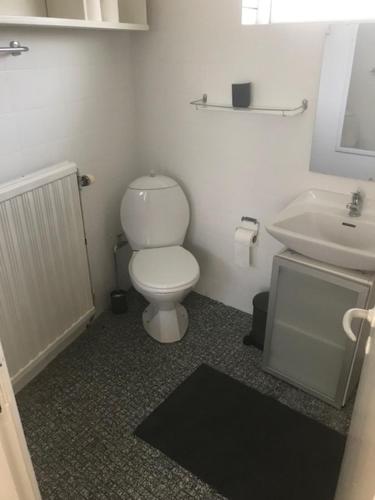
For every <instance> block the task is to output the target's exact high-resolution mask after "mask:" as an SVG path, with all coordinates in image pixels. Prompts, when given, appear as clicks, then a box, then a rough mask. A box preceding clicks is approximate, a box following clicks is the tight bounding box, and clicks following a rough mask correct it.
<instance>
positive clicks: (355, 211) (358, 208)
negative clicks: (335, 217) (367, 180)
mask: <svg viewBox="0 0 375 500" xmlns="http://www.w3.org/2000/svg"><path fill="white" fill-rule="evenodd" d="M362 207H363V194H362V193H361V191H360V190H359V189H358V190H357V191H356V192H355V193H352V201H351V202H350V203H348V204H347V205H346V208H347V209H348V210H349V214H348V215H349V217H360V215H361V214H362Z"/></svg>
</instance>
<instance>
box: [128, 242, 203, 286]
mask: <svg viewBox="0 0 375 500" xmlns="http://www.w3.org/2000/svg"><path fill="white" fill-rule="evenodd" d="M129 272H130V275H131V277H132V279H133V280H134V281H135V283H136V284H138V286H140V287H141V288H143V289H148V290H150V291H154V292H158V293H168V292H174V291H178V290H183V289H185V288H188V287H191V286H193V285H194V284H195V283H196V282H197V281H198V279H199V265H198V262H197V261H196V259H195V257H194V256H193V255H192V254H191V253H190V252H188V251H187V250H185V248H183V247H180V246H172V247H162V248H148V249H144V250H140V251H138V252H134V254H133V257H132V259H131V261H130V264H129Z"/></svg>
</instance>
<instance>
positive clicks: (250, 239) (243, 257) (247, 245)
mask: <svg viewBox="0 0 375 500" xmlns="http://www.w3.org/2000/svg"><path fill="white" fill-rule="evenodd" d="M256 235H257V231H256V230H254V229H249V228H246V227H237V228H236V232H235V234H234V257H235V263H236V264H237V265H238V266H240V267H249V266H250V265H251V248H252V247H253V246H254V241H255V240H256Z"/></svg>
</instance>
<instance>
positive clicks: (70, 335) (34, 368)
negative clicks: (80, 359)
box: [11, 308, 95, 393]
mask: <svg viewBox="0 0 375 500" xmlns="http://www.w3.org/2000/svg"><path fill="white" fill-rule="evenodd" d="M94 314H95V308H92V309H90V310H89V311H87V313H86V314H84V316H82V317H81V318H80V319H79V320H78V321H76V322H75V323H74V324H73V325H72V326H71V327H70V328H68V330H66V331H65V332H63V333H62V334H61V335H60V336H59V337H57V338H56V340H55V341H54V342H52V344H49V345H48V346H47V347H46V348H45V349H44V350H43V351H41V352H40V353H39V354H38V356H36V357H35V358H34V359H32V360H31V361H30V362H29V363H28V364H27V365H26V366H24V367H23V368H21V370H19V371H18V372H17V373H16V374H15V375H13V377H12V379H11V380H12V385H13V390H14V392H15V393H17V392H18V391H20V390H21V389H22V388H23V387H25V385H27V384H28V383H29V382H30V381H31V380H32V379H33V378H34V377H36V376H37V375H38V374H39V373H40V372H41V371H42V370H43V369H44V368H45V367H46V366H47V365H48V364H49V363H50V362H51V361H52V360H53V359H54V358H55V357H56V356H57V355H58V354H60V352H62V351H63V350H64V349H65V348H66V347H67V346H68V345H69V344H71V343H72V342H73V341H74V340H75V339H76V338H77V337H79V336H80V335H81V333H83V332H84V330H85V328H86V326H87V324H88V322H89V321H90V319H91V318H92V317H93V316H94Z"/></svg>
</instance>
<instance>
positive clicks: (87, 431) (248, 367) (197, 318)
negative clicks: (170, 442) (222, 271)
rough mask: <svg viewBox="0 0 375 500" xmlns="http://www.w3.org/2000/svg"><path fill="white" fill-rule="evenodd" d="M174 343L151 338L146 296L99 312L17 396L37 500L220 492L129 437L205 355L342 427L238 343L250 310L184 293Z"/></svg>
mask: <svg viewBox="0 0 375 500" xmlns="http://www.w3.org/2000/svg"><path fill="white" fill-rule="evenodd" d="M185 305H186V307H187V309H188V311H189V315H190V328H189V332H188V334H187V335H186V336H185V338H184V339H183V341H182V342H180V343H177V344H173V345H164V346H162V345H159V344H158V343H157V342H155V341H153V340H152V339H151V338H150V337H149V336H148V335H147V334H146V333H145V332H144V330H143V327H142V322H141V313H142V310H143V308H144V307H145V302H144V300H143V298H142V297H140V296H139V295H138V294H137V293H136V292H134V291H131V292H130V293H129V312H128V313H127V314H126V315H123V316H113V315H112V314H111V313H105V314H103V315H102V316H100V317H99V318H98V319H97V320H96V321H95V322H94V323H93V324H92V325H91V326H90V328H89V329H88V330H87V332H85V333H84V334H83V335H82V336H81V337H80V338H79V339H78V340H77V341H75V342H74V343H73V344H72V345H71V346H70V347H69V348H68V349H66V350H65V351H64V352H63V353H62V354H61V355H60V356H59V357H58V358H57V359H55V360H54V361H53V362H52V363H51V364H50V365H49V366H48V367H47V368H46V369H45V370H44V371H43V372H42V373H41V374H40V375H39V376H38V377H37V378H36V379H34V380H33V381H32V382H31V383H30V384H29V385H28V386H27V387H26V388H24V389H23V390H22V391H21V392H20V393H19V394H18V396H17V400H18V404H19V409H20V413H21V418H22V421H23V425H24V429H25V433H26V438H27V441H28V444H29V448H30V452H31V456H32V459H33V462H34V466H35V470H36V474H37V477H38V480H39V485H40V489H41V492H42V496H43V499H44V500H52V499H62V500H69V499H72V500H75V499H77V500H78V499H81V498H82V499H93V500H94V499H95V500H99V499H142V500H147V499H150V500H151V499H153V500H155V499H157V500H161V499H162V500H169V499H170V500H179V499H181V500H182V499H189V498H190V499H192V498H193V499H202V500H203V499H204V500H210V499H219V498H222V497H221V496H220V495H218V494H217V493H215V492H214V491H213V490H212V489H211V488H210V487H209V486H207V485H206V484H204V483H202V482H201V481H199V480H198V479H197V478H195V477H194V476H192V475H191V474H190V473H189V472H187V471H186V470H184V469H183V468H182V467H180V466H179V465H177V464H176V463H174V462H173V461H172V460H170V459H169V458H168V457H166V456H164V455H163V454H162V453H161V452H159V451H158V450H156V449H153V448H152V447H150V446H148V445H147V444H145V443H144V442H142V441H140V440H139V439H137V438H135V437H134V435H133V431H134V429H135V428H136V427H137V425H138V424H139V423H140V422H141V421H142V420H143V419H144V418H145V417H146V416H147V415H149V414H150V413H151V412H152V411H153V410H154V409H155V408H156V407H157V406H158V405H159V404H160V403H161V402H162V401H163V400H164V399H165V397H166V396H167V395H168V394H169V393H170V392H171V391H173V390H174V389H175V388H176V387H177V386H178V385H179V384H180V382H182V381H183V380H184V379H185V378H186V377H188V376H189V375H190V374H191V373H192V372H193V371H194V370H195V369H196V368H197V367H198V366H199V365H200V364H201V363H207V364H209V365H211V366H213V367H215V368H217V369H219V370H221V371H223V372H225V373H227V374H229V375H231V376H233V377H235V378H236V379H238V380H241V381H242V382H244V383H245V384H248V385H249V386H251V387H253V388H255V389H257V390H259V391H260V392H262V393H265V394H268V395H270V396H272V397H274V398H276V399H278V400H279V401H280V402H281V403H284V404H286V405H288V406H290V407H292V408H294V409H296V410H298V411H300V412H302V413H304V414H306V415H309V416H310V417H313V418H315V419H317V420H319V421H320V422H323V423H325V424H326V425H328V426H331V427H333V428H334V429H336V430H339V431H340V432H346V430H347V428H348V424H349V419H350V414H351V405H348V407H347V408H346V409H345V410H342V411H338V410H335V409H334V408H331V407H330V406H328V405H326V404H324V403H322V402H320V401H318V400H316V399H315V398H313V397H310V396H309V395H307V394H305V393H303V392H302V391H299V390H297V389H295V388H293V387H291V386H289V385H288V384H286V383H284V382H281V381H279V380H276V379H275V378H273V377H272V376H270V375H267V374H265V373H263V372H262V371H261V354H260V352H259V351H258V350H257V349H255V348H253V347H246V346H244V345H243V344H242V337H243V336H244V335H245V334H246V333H248V330H249V326H250V321H251V317H250V316H249V315H248V314H245V313H242V312H239V311H237V310H235V309H233V308H230V307H227V306H224V305H223V304H220V303H217V302H215V301H213V300H210V299H208V298H205V297H202V296H200V295H198V294H195V293H192V294H191V295H190V296H189V297H188V298H187V299H186V301H185Z"/></svg>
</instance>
